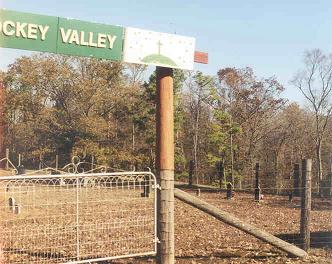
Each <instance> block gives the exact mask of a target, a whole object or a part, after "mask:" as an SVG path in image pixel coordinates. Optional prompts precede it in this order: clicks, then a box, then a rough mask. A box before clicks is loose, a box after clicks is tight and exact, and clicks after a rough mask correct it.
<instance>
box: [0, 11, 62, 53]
mask: <svg viewBox="0 0 332 264" xmlns="http://www.w3.org/2000/svg"><path fill="white" fill-rule="evenodd" d="M57 26H58V18H57V17H51V16H43V15H34V14H27V13H20V12H15V11H9V10H3V9H0V47H4V48H14V49H25V50H35V51H46V52H53V53H55V52H56V45H57Z"/></svg>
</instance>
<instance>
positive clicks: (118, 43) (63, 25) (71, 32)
mask: <svg viewBox="0 0 332 264" xmlns="http://www.w3.org/2000/svg"><path fill="white" fill-rule="evenodd" d="M122 38H123V28H122V27H118V26H108V25H104V24H96V23H89V22H85V21H80V20H73V19H65V18H59V27H58V46H57V52H58V53H62V54H67V55H77V56H87V57H89V56H91V57H97V58H104V59H111V60H121V59H122V42H123V41H122Z"/></svg>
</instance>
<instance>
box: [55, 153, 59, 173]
mask: <svg viewBox="0 0 332 264" xmlns="http://www.w3.org/2000/svg"><path fill="white" fill-rule="evenodd" d="M55 169H56V170H58V169H59V155H58V154H56V155H55Z"/></svg>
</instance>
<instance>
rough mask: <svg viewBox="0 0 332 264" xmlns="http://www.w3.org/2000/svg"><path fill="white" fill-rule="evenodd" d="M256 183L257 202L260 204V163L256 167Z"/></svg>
mask: <svg viewBox="0 0 332 264" xmlns="http://www.w3.org/2000/svg"><path fill="white" fill-rule="evenodd" d="M255 172H256V182H255V201H257V202H259V201H260V199H261V188H260V186H259V163H258V162H257V163H256V166H255Z"/></svg>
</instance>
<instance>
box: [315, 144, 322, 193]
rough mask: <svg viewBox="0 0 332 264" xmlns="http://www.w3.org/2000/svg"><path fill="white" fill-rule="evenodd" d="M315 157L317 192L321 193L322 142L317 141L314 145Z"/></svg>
mask: <svg viewBox="0 0 332 264" xmlns="http://www.w3.org/2000/svg"><path fill="white" fill-rule="evenodd" d="M316 157H317V191H318V192H319V193H321V186H320V185H321V182H322V180H323V166H322V141H321V139H318V142H317V145H316Z"/></svg>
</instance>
